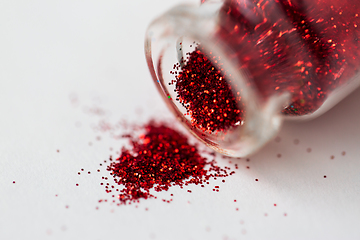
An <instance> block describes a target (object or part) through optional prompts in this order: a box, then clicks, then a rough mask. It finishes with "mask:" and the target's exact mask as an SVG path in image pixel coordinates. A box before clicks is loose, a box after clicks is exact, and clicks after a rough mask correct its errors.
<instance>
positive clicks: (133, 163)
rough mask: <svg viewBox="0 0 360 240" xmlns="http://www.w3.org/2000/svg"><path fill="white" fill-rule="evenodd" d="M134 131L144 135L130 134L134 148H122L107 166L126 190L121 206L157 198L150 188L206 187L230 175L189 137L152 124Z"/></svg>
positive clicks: (121, 190)
mask: <svg viewBox="0 0 360 240" xmlns="http://www.w3.org/2000/svg"><path fill="white" fill-rule="evenodd" d="M135 130H138V131H139V130H140V131H141V130H142V131H144V133H143V134H141V135H140V137H135V136H139V135H137V134H132V135H130V137H129V138H128V139H129V141H130V143H131V145H132V148H131V149H127V148H123V149H122V150H121V154H120V156H119V157H118V158H117V159H116V160H115V161H112V160H111V159H110V164H109V165H108V167H107V170H108V171H110V174H111V175H112V176H113V179H114V181H115V182H116V183H117V184H118V185H120V186H122V187H123V188H122V189H120V190H119V192H120V194H119V195H118V199H119V200H120V204H127V203H131V202H136V201H138V200H139V199H141V198H144V199H148V198H156V197H155V196H154V195H153V194H151V193H150V189H154V190H155V191H157V192H160V191H167V190H168V189H169V188H170V187H171V186H174V185H177V186H180V187H181V188H182V187H183V186H184V185H185V186H187V185H189V184H196V185H198V184H200V185H202V186H203V184H204V183H205V182H206V183H207V184H208V182H207V181H208V180H209V179H210V178H213V179H215V176H216V177H226V176H228V175H229V174H228V173H227V171H226V169H222V168H220V167H218V166H216V163H215V161H214V160H211V161H209V160H207V159H206V158H204V157H202V156H201V155H200V153H199V150H198V149H197V147H196V146H195V145H191V144H190V143H189V142H188V139H187V137H186V136H184V135H183V134H181V133H179V132H178V131H176V130H174V129H172V128H170V127H168V126H167V125H166V124H164V123H155V122H154V121H151V122H149V123H148V124H146V125H145V126H143V127H140V126H136V127H134V131H135ZM229 169H230V168H229ZM98 171H99V170H98ZM106 179H107V178H106ZM101 185H103V183H101ZM108 185H109V183H107V185H106V186H105V188H106V191H107V192H109V191H111V190H109V188H108ZM218 187H219V186H215V188H218ZM117 191H118V190H117ZM187 191H188V192H189V193H191V192H192V191H191V190H187ZM171 195H172V194H171ZM167 202H170V201H167Z"/></svg>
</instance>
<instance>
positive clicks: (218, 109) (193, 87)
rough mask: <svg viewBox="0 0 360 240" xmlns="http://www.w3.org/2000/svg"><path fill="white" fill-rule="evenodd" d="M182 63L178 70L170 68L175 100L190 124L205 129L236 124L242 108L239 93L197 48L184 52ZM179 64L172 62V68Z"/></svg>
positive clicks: (217, 129) (215, 128)
mask: <svg viewBox="0 0 360 240" xmlns="http://www.w3.org/2000/svg"><path fill="white" fill-rule="evenodd" d="M187 55H189V56H188V58H187V59H186V61H185V60H184V59H183V60H182V63H186V65H185V66H184V67H183V68H182V69H181V70H180V71H174V72H173V71H171V72H170V73H172V74H177V75H176V76H175V79H176V80H173V81H171V82H170V84H175V83H176V85H175V91H176V92H177V94H178V96H177V98H176V100H178V101H179V102H180V103H181V104H182V105H183V106H184V107H185V108H186V110H187V115H190V116H191V122H192V125H193V126H195V127H197V128H199V129H201V130H203V131H207V132H214V131H223V130H226V129H228V128H230V127H232V126H235V125H238V124H239V123H240V122H241V120H242V119H243V116H242V113H243V111H242V110H241V109H240V108H239V107H238V106H239V104H240V101H241V96H240V95H238V96H234V95H233V92H232V91H231V86H230V85H229V83H228V82H227V80H226V79H225V76H224V73H221V71H219V70H218V69H217V68H216V67H215V66H214V65H213V64H212V62H211V61H210V60H209V56H206V55H205V54H204V53H203V52H202V51H200V50H199V49H198V50H196V51H193V52H192V53H187ZM179 68H180V63H178V64H175V65H174V70H177V69H179Z"/></svg>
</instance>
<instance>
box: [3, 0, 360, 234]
mask: <svg viewBox="0 0 360 240" xmlns="http://www.w3.org/2000/svg"><path fill="white" fill-rule="evenodd" d="M194 1H195V0H194ZM177 2H180V1H165V0H153V1H148V0H137V1H1V2H0V34H1V35H0V109H1V118H0V239H4V240H7V239H89V240H92V239H93V240H97V239H142V240H143V239H164V240H168V239H179V240H180V239H181V240H187V239H194V240H198V239H207V240H210V239H229V240H232V239H359V238H360V204H359V202H360V160H359V154H360V148H359V142H360V128H359V124H358V123H359V122H360V112H359V103H360V91H359V90H357V91H356V92H355V93H354V94H352V95H351V96H350V97H348V98H347V99H345V100H344V101H343V102H342V103H340V104H339V105H337V106H336V107H335V108H334V109H333V110H331V111H330V112H328V113H327V114H325V115H324V116H322V117H320V118H318V119H316V120H314V121H311V122H306V123H287V124H285V126H284V127H283V130H282V131H281V133H280V137H281V142H279V143H278V142H275V141H274V142H272V143H270V144H269V145H267V146H266V147H265V148H264V149H263V150H261V151H260V152H259V153H258V154H256V155H255V156H253V157H251V158H250V159H251V160H250V162H246V161H245V160H233V162H235V161H238V162H237V163H238V164H239V169H238V170H237V171H236V174H235V175H233V176H231V177H228V178H226V184H222V183H221V182H219V183H217V185H220V186H221V187H220V192H219V193H214V192H213V191H212V190H211V188H210V187H208V188H200V187H195V186H189V188H186V189H184V190H180V189H178V188H174V189H171V190H170V191H169V192H164V193H159V194H157V196H158V197H159V198H160V199H161V198H162V197H164V198H167V199H168V198H169V196H170V193H173V194H174V197H173V199H174V201H173V202H172V203H171V204H166V203H163V202H162V201H161V200H159V199H157V200H148V201H141V203H140V204H138V208H136V207H135V206H134V205H130V206H121V207H117V206H114V205H111V204H109V203H101V204H99V203H98V202H97V201H98V200H99V199H101V198H104V197H109V196H108V195H107V194H106V193H105V192H104V188H103V186H100V185H99V183H100V181H101V176H103V175H108V174H106V173H105V172H104V171H103V168H102V169H101V170H102V172H100V173H97V172H96V169H98V166H99V163H100V162H101V161H103V160H104V159H107V158H108V156H109V155H110V154H114V152H115V151H110V150H109V148H110V147H113V148H114V149H119V148H120V147H121V146H122V143H120V142H119V141H116V140H114V139H113V138H111V137H110V136H109V135H108V134H104V133H99V132H96V131H94V130H93V126H94V125H96V124H97V123H98V122H99V121H100V120H101V119H107V120H108V121H109V122H116V121H118V120H119V119H121V118H126V119H128V120H130V121H131V120H134V119H137V120H139V119H140V120H141V121H144V120H145V119H147V118H148V117H149V116H155V117H158V118H162V117H165V116H169V113H168V111H167V109H166V108H165V105H164V104H163V103H162V102H161V99H160V97H159V96H158V93H157V92H156V89H155V87H154V86H153V83H152V80H151V79H150V74H149V73H148V69H147V66H146V63H145V59H144V54H143V36H144V32H145V29H146V26H147V25H148V23H149V22H150V20H151V19H153V18H154V17H155V16H157V15H158V14H159V13H161V12H163V11H165V9H168V8H169V7H170V6H173V5H175V4H176V3H177ZM195 2H196V1H195ZM71 99H72V101H70V100H71ZM76 99H77V100H76ZM96 106H97V107H101V108H102V109H105V110H106V112H105V114H104V115H102V116H97V115H96V114H91V113H89V111H88V109H89V108H90V107H96ZM139 107H141V109H143V114H142V115H139V114H137V109H139ZM79 124H81V126H80V125H79ZM79 126H80V127H79ZM97 136H101V137H102V139H101V141H97V140H96V137H97ZM295 139H299V140H300V143H299V144H298V145H295V144H294V140H295ZM89 142H92V146H89ZM309 147H311V148H312V152H311V153H308V152H307V151H306V149H307V148H309ZM57 149H59V150H60V152H59V153H57V151H56V150H57ZM342 151H346V155H345V156H342V154H341V152H342ZM277 154H282V156H281V158H278V157H277ZM331 155H334V156H335V158H334V159H333V160H331V158H330V156H331ZM114 156H115V154H114ZM218 161H219V164H221V165H224V164H225V165H226V164H227V161H228V160H223V159H222V158H219V159H218ZM246 166H250V169H247V168H246ZM81 168H84V169H85V172H84V173H83V174H82V175H80V176H79V175H78V174H77V172H78V171H79V169H81ZM89 170H90V171H91V174H90V175H88V174H87V171H89ZM324 175H326V176H327V178H326V179H325V178H324V177H323V176H324ZM255 178H258V179H259V181H258V182H256V181H254V179H255ZM13 181H16V183H15V184H13V183H12V182H13ZM218 181H219V180H218ZM76 183H79V184H80V186H79V187H76V186H75V184H76ZM211 184H216V183H211ZM187 189H192V190H193V192H192V193H191V194H190V193H188V192H187V191H186V190H187ZM56 194H58V196H57V197H56V196H55V195H56ZM234 199H236V200H237V202H236V203H235V202H234ZM188 201H189V202H190V203H188ZM274 204H277V206H276V207H275V206H274ZM66 205H68V206H69V208H68V209H66V208H65V206H66ZM96 206H99V210H96V209H95V207H96ZM145 208H148V209H149V210H148V211H145ZM236 208H239V210H238V211H236ZM285 213H286V214H287V216H284V214H285ZM265 214H267V216H265Z"/></svg>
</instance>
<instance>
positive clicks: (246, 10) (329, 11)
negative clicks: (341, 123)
mask: <svg viewBox="0 0 360 240" xmlns="http://www.w3.org/2000/svg"><path fill="white" fill-rule="evenodd" d="M359 14H360V4H359V3H358V1H357V0H341V1H339V0H223V1H221V0H213V1H211V0H202V1H201V4H199V5H195V6H194V5H179V6H176V7H174V8H172V9H170V10H169V11H167V12H166V13H165V14H163V15H162V16H160V17H159V18H157V19H155V20H154V21H153V22H152V23H151V24H150V26H149V28H148V30H147V33H146V39H145V54H146V58H147V63H148V66H149V69H150V72H151V75H152V77H153V79H154V81H155V84H156V86H157V88H158V90H159V92H160V93H161V95H162V96H163V98H164V100H165V101H166V103H167V105H168V107H169V108H170V109H171V110H172V112H173V113H174V114H175V116H176V117H177V118H178V119H179V121H181V122H182V123H183V124H184V125H185V126H186V127H187V129H189V130H190V132H191V133H192V134H194V135H195V136H196V137H197V138H198V139H200V140H201V141H202V142H204V143H205V144H206V145H208V146H209V147H211V148H213V149H214V150H216V151H218V152H220V153H222V154H225V155H229V156H239V157H243V156H246V155H249V154H251V153H253V152H255V151H256V150H258V149H260V148H261V147H262V146H263V145H264V144H266V143H267V142H268V141H269V140H271V139H272V138H273V137H274V136H275V135H276V133H277V132H278V131H279V129H280V127H281V124H282V122H283V120H284V119H285V120H287V119H290V120H291V119H296V120H298V119H301V120H303V119H311V118H314V117H317V116H319V115H321V114H323V113H324V112H326V111H327V110H328V109H330V108H331V107H333V106H334V105H335V104H336V103H338V102H339V101H340V100H341V99H342V98H344V97H345V96H347V95H348V94H349V93H350V92H351V91H353V90H354V89H355V88H356V87H358V85H359V84H360V78H359V76H358V75H359V74H358V72H359V69H360V41H359V38H360V20H359ZM209 64H210V65H209ZM199 76H200V77H199ZM224 92H225V93H226V94H224ZM229 102H230V103H229ZM232 103H235V104H236V106H235V105H234V106H235V107H234V106H233V105H231V104H232ZM230 105H231V106H232V107H231V106H230ZM234 112H235V113H236V114H237V115H236V114H235V115H234Z"/></svg>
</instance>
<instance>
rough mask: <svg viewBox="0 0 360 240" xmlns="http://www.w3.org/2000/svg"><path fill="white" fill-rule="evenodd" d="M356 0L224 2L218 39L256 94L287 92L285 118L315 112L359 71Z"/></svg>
mask: <svg viewBox="0 0 360 240" xmlns="http://www.w3.org/2000/svg"><path fill="white" fill-rule="evenodd" d="M359 10H360V9H359V3H358V1H356V0H347V1H339V0H326V1H324V0H291V1H290V0H265V1H243V0H225V2H224V4H223V6H222V9H221V10H220V13H219V14H220V16H219V19H220V23H219V25H220V26H222V27H223V28H221V29H220V31H219V33H218V35H219V37H220V38H221V39H222V40H223V41H224V42H226V43H227V45H229V46H231V47H232V49H233V51H235V52H236V54H233V55H232V56H233V58H235V59H234V60H237V61H238V62H240V63H241V65H242V66H241V67H242V68H245V69H246V71H247V72H248V73H249V76H250V77H251V78H252V79H251V80H252V82H253V84H254V85H255V87H256V88H257V89H258V91H259V93H260V94H261V95H262V96H263V97H264V98H265V99H266V98H268V97H269V96H271V95H272V94H274V93H275V92H284V91H287V92H290V93H291V94H292V103H291V104H290V105H289V106H288V107H287V108H286V109H285V110H284V111H283V113H284V114H291V115H304V114H308V113H311V112H314V111H315V110H317V109H318V108H319V107H320V106H321V104H322V103H323V102H324V100H325V99H326V97H327V96H328V95H329V93H330V92H332V91H333V90H334V89H336V88H337V87H338V86H340V85H341V84H344V83H346V82H347V81H349V80H350V79H351V78H352V77H354V76H355V74H356V73H357V72H358V70H359V67H360V65H359V64H360V44H359V40H360V39H359V35H360V28H358V25H359V24H360V21H359Z"/></svg>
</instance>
